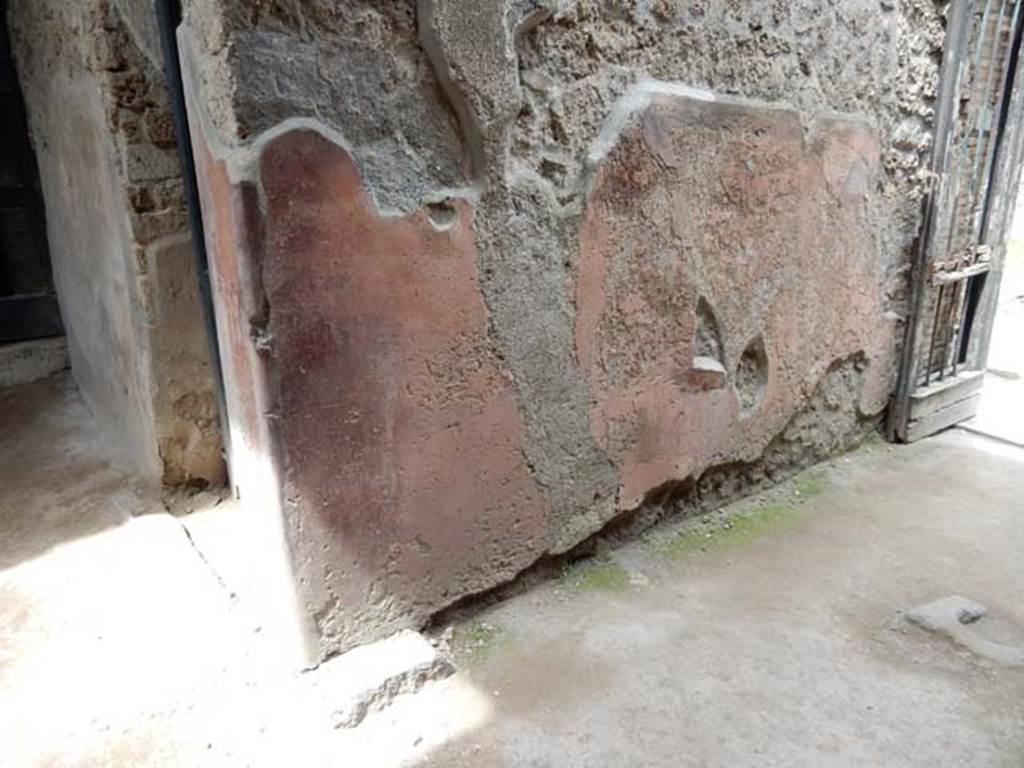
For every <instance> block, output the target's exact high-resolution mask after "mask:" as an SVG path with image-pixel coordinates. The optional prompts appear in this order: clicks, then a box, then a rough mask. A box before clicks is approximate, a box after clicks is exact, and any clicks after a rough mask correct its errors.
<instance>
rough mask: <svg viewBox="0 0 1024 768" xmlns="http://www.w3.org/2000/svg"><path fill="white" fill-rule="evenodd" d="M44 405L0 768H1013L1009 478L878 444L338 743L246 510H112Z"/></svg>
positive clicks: (86, 448)
mask: <svg viewBox="0 0 1024 768" xmlns="http://www.w3.org/2000/svg"><path fill="white" fill-rule="evenodd" d="M98 431H99V430H98V428H97V425H96V424H95V423H94V422H93V421H92V419H91V418H90V416H89V414H88V412H87V411H86V410H85V408H84V407H83V405H82V404H81V403H80V401H79V400H78V398H77V395H76V394H75V392H74V389H73V387H72V386H71V385H70V382H69V380H68V379H67V377H65V376H58V377H55V378H51V379H48V380H46V381H44V382H37V383H36V384H34V385H31V386H26V387H20V388H15V389H11V390H5V391H0V724H2V733H3V736H2V738H0V765H2V766H5V767H7V766H28V765H32V766H65V765H75V766H89V765H96V766H122V765H123V766H136V765H157V766H163V765H166V766H177V765H189V766H200V765H216V766H220V765H227V766H236V765H238V766H241V765H253V766H278V765H304V766H321V765H332V766H333V765H337V766H372V767H373V768H377V767H378V766H389V765H423V766H427V765H431V766H434V765H436V766H474V767H476V766H488V767H489V766H515V767H518V766H537V767H538V768H539V767H541V766H559V768H566V767H571V766H588V768H589V767H592V766H603V767H606V768H607V767H611V766H691V765H692V766H748V765H749V766H771V765H779V766H787V767H788V766H801V765H807V766H832V765H858V766H861V765H887V766H915V765H920V766H946V765H949V766H960V765H972V766H1020V765H1024V669H1020V668H1008V667H1003V666H1000V665H999V664H997V663H996V662H994V661H992V660H989V659H986V658H984V657H981V656H977V655H975V654H973V653H971V652H969V651H968V650H966V649H965V648H964V647H961V646H958V645H956V644H955V643H953V642H952V641H950V640H949V639H947V638H945V637H943V636H939V635H935V634H932V633H929V632H927V631H925V630H923V629H920V628H918V627H915V626H912V625H910V624H909V623H908V622H907V621H906V620H905V618H904V616H903V612H904V611H906V610H908V609H909V608H911V607H912V606H916V605H919V604H921V603H925V602H929V601H931V600H934V599H936V598H940V597H943V596H946V595H952V594H961V595H964V596H966V597H969V598H972V599H974V600H977V601H979V602H981V603H983V604H985V605H986V606H988V608H989V611H990V613H989V615H988V616H987V617H986V618H984V619H982V620H981V621H980V622H979V623H978V624H976V625H972V627H975V628H976V631H977V632H978V633H980V634H982V635H984V636H985V637H987V638H988V639H991V640H994V641H998V642H1000V643H1003V644H1005V645H1014V646H1020V647H1024V558H1022V557H1021V554H1020V553H1021V552H1024V450H1021V449H1018V448H1015V447H1013V446H1009V445H1006V444H1003V443H999V442H996V441H990V440H988V439H987V438H984V437H979V436H975V435H971V434H968V433H965V432H961V431H953V432H948V433H946V434H944V435H942V436H939V437H937V438H933V439H930V440H926V441H922V442H920V443H917V444H915V445H913V446H909V447H892V446H886V445H883V444H881V443H876V444H873V445H870V446H867V447H865V448H864V449H862V450H860V451H858V452H857V453H855V454H853V455H851V456H848V457H843V458H840V459H837V460H836V461H834V462H833V463H831V464H829V465H825V466H822V467H820V468H816V469H814V470H812V471H810V472H809V473H805V474H803V475H801V476H799V477H798V478H796V479H795V480H794V481H791V482H790V483H787V484H785V485H783V486H781V487H780V488H778V489H776V490H774V491H772V492H771V493H768V494H762V495H761V496H759V497H756V498H752V499H750V500H747V501H745V502H742V503H740V504H738V505H734V506H733V507H732V508H730V509H729V510H728V514H718V515H715V516H713V517H712V518H710V519H709V520H707V521H701V522H698V523H691V524H689V525H683V526H680V525H676V526H665V527H662V528H660V529H659V530H657V531H656V532H654V533H652V534H651V535H649V536H647V537H646V538H644V539H642V540H639V541H634V542H632V543H629V544H626V545H624V546H621V547H618V548H616V549H615V550H614V551H611V552H605V553H602V554H600V555H599V556H598V557H597V558H595V559H591V560H588V561H584V562H582V563H580V564H577V565H576V566H574V567H572V568H570V569H568V570H566V571H565V572H564V573H563V574H562V575H561V577H560V578H557V579H554V580H551V581H548V582H545V583H543V584H541V585H539V586H537V587H535V588H533V589H531V590H530V591H528V592H526V593H524V594H522V595H520V596H519V597H517V598H514V599H512V600H509V601H506V602H504V603H501V604H498V605H496V606H494V607H492V608H490V609H488V610H487V611H485V612H483V613H481V614H478V615H476V616H473V617H471V618H467V619H465V620H464V621H462V622H461V623H459V624H458V625H457V626H455V627H454V628H453V630H452V631H450V632H449V633H447V634H446V635H444V641H445V643H446V644H447V645H449V646H450V648H451V650H452V653H453V654H454V656H455V658H456V660H457V662H458V666H459V667H460V670H461V671H460V672H459V673H458V674H457V675H455V676H454V677H452V678H449V679H447V680H444V681H440V682H437V683H431V684H429V685H428V686H427V688H425V689H424V690H423V691H421V692H420V693H419V694H416V695H412V696H406V697H402V698H401V699H400V700H398V701H397V702H396V703H395V704H394V705H393V706H392V707H391V708H389V709H387V710H385V711H384V712H381V713H379V714H376V715H372V716H371V717H369V718H368V719H367V720H366V721H365V722H364V724H363V725H362V726H360V727H359V728H356V729H348V730H346V729H338V730H336V729H334V728H333V727H332V726H331V718H330V713H331V709H332V699H331V691H330V690H325V686H323V685H318V684H317V683H318V674H319V673H311V674H306V675H296V674H292V673H290V672H288V671H286V670H283V669H281V665H280V663H279V657H280V654H279V646H278V644H277V640H276V639H275V634H274V632H272V631H271V629H272V627H270V626H269V625H268V624H267V622H266V621H265V618H266V617H264V616H263V615H261V610H262V609H261V603H262V601H261V595H262V594H263V590H264V588H265V579H266V578H267V575H266V574H265V573H263V572H262V571H265V570H266V569H265V568H264V569H261V567H260V566H261V563H262V562H264V561H263V559H262V554H261V553H262V552H263V551H264V547H266V546H270V543H269V542H268V541H267V539H266V536H265V535H264V534H262V533H260V531H259V529H258V526H255V525H254V523H253V521H252V520H251V519H250V518H247V517H246V516H245V514H244V511H243V510H242V509H240V507H239V506H238V505H236V504H234V503H232V502H230V501H220V500H219V499H216V498H213V497H206V498H200V499H195V500H192V505H193V506H197V507H199V510H198V511H197V512H195V513H193V514H192V515H189V516H187V517H180V518H179V517H174V516H172V515H170V514H168V513H167V512H166V511H165V510H164V508H163V506H162V504H161V502H160V500H159V499H157V498H155V497H153V496H152V495H147V493H146V492H145V491H143V490H141V489H137V488H133V486H132V483H131V480H130V478H129V477H128V476H127V475H125V474H124V473H123V472H121V471H120V470H119V469H118V468H117V466H116V463H115V462H114V461H113V460H112V458H111V457H112V456H113V454H112V453H111V452H110V451H109V450H108V449H107V448H106V447H105V446H103V445H102V442H101V441H100V440H99V439H98V438H97V437H96V435H97V433H98Z"/></svg>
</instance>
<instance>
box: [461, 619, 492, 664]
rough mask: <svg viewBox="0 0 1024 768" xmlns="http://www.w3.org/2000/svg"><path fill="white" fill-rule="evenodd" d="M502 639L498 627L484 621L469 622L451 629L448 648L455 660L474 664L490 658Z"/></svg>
mask: <svg viewBox="0 0 1024 768" xmlns="http://www.w3.org/2000/svg"><path fill="white" fill-rule="evenodd" d="M504 639H505V633H504V632H503V631H502V630H501V629H500V628H499V627H496V626H495V625H493V624H490V623H488V622H486V621H469V622H466V623H465V624H457V625H455V626H454V627H453V628H452V638H451V640H450V641H449V648H451V652H452V655H453V656H454V657H455V658H456V660H458V661H460V662H463V663H465V662H469V663H474V662H478V661H482V660H483V659H486V658H487V657H488V656H490V655H491V653H493V652H494V649H495V648H496V647H497V646H498V645H499V644H500V643H501V642H502V641H503V640H504Z"/></svg>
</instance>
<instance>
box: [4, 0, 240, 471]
mask: <svg viewBox="0 0 1024 768" xmlns="http://www.w3.org/2000/svg"><path fill="white" fill-rule="evenodd" d="M9 13H10V26H11V33H12V38H13V39H12V43H13V47H14V50H15V53H16V56H17V63H18V73H19V77H20V80H21V83H22V88H23V91H24V95H25V101H26V104H27V109H28V114H29V124H30V132H31V135H32V141H33V144H34V146H35V148H36V154H37V157H38V160H39V166H40V177H41V180H42V186H43V194H44V198H45V201H46V214H47V231H48V238H49V242H50V251H51V254H52V259H53V268H54V277H55V281H56V284H57V293H58V298H59V300H60V305H61V311H62V314H63V316H64V321H65V326H66V328H67V332H68V339H69V346H70V353H71V361H72V371H73V373H74V376H75V379H76V381H77V382H78V384H79V387H80V389H81V391H82V393H83V395H84V396H85V398H86V400H87V402H88V403H89V405H90V407H91V408H92V409H93V411H94V412H95V413H96V414H97V415H98V416H99V417H100V419H101V420H102V422H103V424H104V426H105V427H106V428H107V429H108V431H109V432H110V434H112V435H113V436H114V437H115V438H116V439H117V440H118V442H119V443H120V444H121V445H122V447H123V449H124V455H125V456H126V458H127V459H129V460H131V461H134V462H135V463H136V464H137V465H138V466H139V468H140V469H141V470H142V471H143V472H144V473H145V474H146V475H148V476H150V477H152V478H154V479H159V480H162V481H163V482H164V483H165V484H169V485H178V484H205V483H207V482H210V481H217V480H218V479H219V478H220V477H221V476H222V475H223V463H222V459H221V456H220V437H219V429H218V426H217V414H216V404H215V403H216V401H215V397H214V390H213V381H212V376H211V372H210V367H209V351H208V345H207V341H206V337H205V332H204V329H203V324H202V308H201V305H200V302H199V297H198V290H197V286H196V279H195V268H194V263H193V256H192V249H191V241H190V239H189V236H188V227H187V218H186V207H185V202H184V197H183V187H182V177H181V167H180V162H179V159H178V155H177V149H176V145H175V136H174V128H173V123H172V117H171V111H170V106H169V101H168V96H167V92H166V87H165V85H164V79H163V71H162V61H161V59H160V58H159V56H160V48H159V41H158V39H157V37H156V16H155V12H154V8H153V5H152V3H146V2H142V3H139V2H128V0H119V2H110V1H109V0H88V1H87V2H81V3H78V2H76V3H67V2H62V1H60V0H31V1H29V0H14V1H13V2H12V3H11V6H10V9H9Z"/></svg>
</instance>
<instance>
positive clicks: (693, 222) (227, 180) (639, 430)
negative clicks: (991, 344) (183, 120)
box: [180, 0, 943, 657]
mask: <svg viewBox="0 0 1024 768" xmlns="http://www.w3.org/2000/svg"><path fill="white" fill-rule="evenodd" d="M186 6H187V18H186V24H185V26H184V28H183V30H182V31H181V34H180V39H181V43H182V49H183V58H184V63H185V69H186V70H187V71H188V72H189V73H190V88H191V96H190V120H191V121H192V131H193V136H194V142H195V144H196V147H197V150H196V151H197V160H198V164H199V166H200V175H201V177H202V178H201V180H200V182H201V187H202V195H203V198H204V199H203V205H204V217H205V219H206V220H207V225H208V245H209V250H210V252H211V255H212V258H213V262H214V264H213V268H214V271H215V273H216V274H215V292H216V298H217V303H218V317H219V319H220V322H221V334H222V335H221V347H222V351H223V354H224V357H225V359H226V361H227V362H226V366H227V369H228V370H227V371H226V374H227V376H228V378H229V380H230V384H229V395H228V399H229V403H231V406H230V407H231V412H232V428H233V430H236V431H237V433H238V434H237V436H233V440H232V443H233V450H234V451H236V454H235V456H234V457H233V462H232V465H233V470H234V471H235V475H236V477H238V478H239V479H240V480H239V483H240V492H241V494H242V496H243V499H244V498H246V495H247V493H248V494H249V495H250V496H251V495H252V494H253V492H249V491H247V488H246V483H247V482H250V483H252V484H253V487H254V488H258V489H259V490H258V491H255V493H256V494H257V495H258V496H259V498H260V501H261V502H262V503H267V504H270V505H271V506H274V507H275V508H276V510H277V513H278V514H280V515H281V517H282V519H283V521H284V524H285V530H286V535H287V539H288V543H289V547H290V552H291V559H292V568H293V569H294V573H295V579H296V583H297V584H298V587H299V608H300V613H301V615H302V616H303V617H304V618H305V620H306V621H308V626H309V631H310V636H311V638H312V639H313V641H314V645H315V648H314V656H317V657H322V656H325V655H329V654H331V653H333V652H336V651H339V650H342V649H344V648H347V647H349V646H351V645H353V644H354V643H357V642H362V641H365V640H368V639H372V638H375V637H379V636H381V635H382V634H386V633H387V632H390V631H392V630H394V629H397V628H400V627H404V626H409V625H416V624H420V623H422V622H424V621H425V620H427V619H428V618H429V617H430V616H431V615H432V614H434V613H435V612H437V611H439V610H440V609H443V608H444V607H446V606H448V605H450V604H452V603H453V602H455V601H457V600H459V599H461V598H464V597H466V596H468V595H472V594H474V593H478V592H481V591H485V590H488V589H490V588H493V587H494V586H496V585H497V584H500V583H501V582H503V581H506V580H508V579H510V578H512V577H514V576H515V575H516V574H517V573H519V572H521V571H522V570H523V569H526V568H528V567H529V566H530V565H531V564H533V563H535V562H536V561H537V560H538V559H540V558H543V557H545V556H548V555H552V554H558V553H563V552H566V551H567V550H569V549H571V548H573V547H574V546H576V545H578V544H579V543H580V542H581V541H583V540H585V539H587V538H588V537H590V536H592V535H594V534H595V533H597V532H599V531H601V530H602V529H604V528H605V527H606V526H608V525H609V524H610V523H612V522H616V523H622V522H623V521H628V520H643V521H646V522H649V521H651V520H653V519H656V518H657V517H659V516H661V515H664V514H667V513H669V512H671V511H673V510H674V509H678V508H679V506H680V503H681V500H683V499H684V497H685V498H686V499H689V500H692V498H693V497H694V495H695V494H696V496H698V497H700V500H701V501H702V503H704V504H706V503H712V502H714V501H716V500H722V499H724V498H727V497H729V496H733V495H736V494H738V493H741V492H743V491H744V489H749V488H750V487H751V485H752V484H755V483H759V482H771V481H773V480H776V479H778V478H780V477H782V476H784V475H785V474H786V473H788V472H791V471H793V470H794V469H795V468H797V467H800V466H803V465H805V464H807V463H810V462H813V461H815V460H818V459H820V458H822V457H824V456H827V455H829V454H830V453H832V452H834V451H837V450H842V449H844V448H847V447H849V446H851V445H853V444H855V443H856V442H857V440H859V439H861V438H862V437H863V436H864V435H865V434H866V433H868V432H869V431H870V430H872V429H873V428H874V427H875V426H876V424H877V422H878V418H879V416H880V414H881V413H882V411H883V410H884V407H885V405H886V402H887V399H888V396H889V394H890V391H891V387H892V382H893V378H894V373H895V371H894V365H895V363H894V360H895V352H896V346H897V344H898V341H899V339H900V337H901V327H900V320H901V313H902V312H903V311H904V306H903V299H904V293H905V279H906V270H907V265H908V255H909V254H908V250H909V247H910V244H911V242H912V240H913V238H914V236H915V234H916V231H917V228H918V225H919V221H918V217H919V208H920V200H921V195H922V193H923V191H924V189H925V167H926V159H927V151H928V149H929V146H930V134H931V120H932V100H933V98H934V93H935V88H936V79H937V70H938V62H939V60H940V55H941V46H942V42H943V16H942V13H943V5H942V4H941V3H940V4H936V3H933V2H931V0H906V1H905V2H896V1H893V0H870V1H869V0H855V1H854V2H850V1H849V0H844V1H843V2H825V3H822V2H810V1H809V0H807V1H802V0H801V1H798V2H782V1H781V0H778V1H776V0H761V1H759V2H746V1H745V2H731V0H722V2H717V3H706V2H695V1H694V0H689V1H688V2H681V1H678V2H676V1H673V0H646V1H645V0H634V1H633V2H627V1H626V0H619V1H616V0H608V1H606V2H585V1H584V0H578V1H577V2H572V1H570V0H565V1H564V2H557V3H556V2H544V1H543V0H466V1H465V2H455V1H454V0H420V2H418V3H413V2H411V1H410V2H400V1H396V2H392V3H386V4H381V3H372V2H361V1H360V0H345V1H343V2H337V1H336V0H330V2H327V1H324V2H319V1H318V0H313V1H312V2H299V1H298V0H274V1H273V2H270V1H268V2H256V3H253V2H242V0H191V1H190V2H188V3H187V4H186ZM246 464H248V465H251V467H253V468H254V469H253V471H251V472H246V471H245V469H244V466H245V465H246ZM246 478H251V479H250V480H247V479H246ZM268 478H271V479H270V480H268ZM268 494H269V495H268ZM271 495H272V496H273V499H272V500H271V501H267V499H268V498H270V496H271Z"/></svg>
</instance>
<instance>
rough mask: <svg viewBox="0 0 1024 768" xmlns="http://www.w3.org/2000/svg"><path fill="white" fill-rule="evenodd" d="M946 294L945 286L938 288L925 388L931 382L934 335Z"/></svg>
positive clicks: (925, 372) (929, 343)
mask: <svg viewBox="0 0 1024 768" xmlns="http://www.w3.org/2000/svg"><path fill="white" fill-rule="evenodd" d="M945 294H946V286H945V285H940V286H939V297H938V299H937V300H936V301H935V319H934V320H933V321H932V332H931V336H930V338H929V340H928V365H926V366H925V369H924V385H925V386H926V387H927V386H928V384H929V383H930V382H931V380H932V361H933V360H934V358H935V334H936V332H937V331H938V330H939V315H940V314H941V313H942V298H943V296H945Z"/></svg>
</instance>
